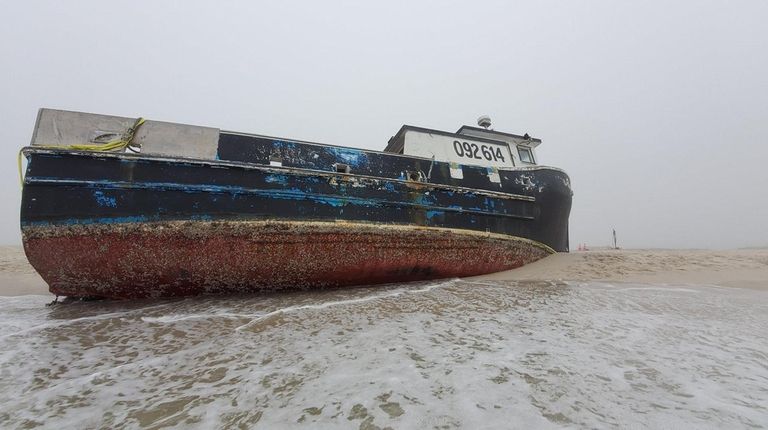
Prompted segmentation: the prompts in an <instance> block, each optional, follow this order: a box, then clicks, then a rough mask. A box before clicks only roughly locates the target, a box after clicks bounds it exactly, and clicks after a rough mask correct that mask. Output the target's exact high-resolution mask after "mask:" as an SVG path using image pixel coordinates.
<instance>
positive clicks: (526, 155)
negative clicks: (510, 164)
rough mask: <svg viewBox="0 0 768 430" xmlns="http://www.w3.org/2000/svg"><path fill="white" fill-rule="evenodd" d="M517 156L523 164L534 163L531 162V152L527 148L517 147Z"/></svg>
mask: <svg viewBox="0 0 768 430" xmlns="http://www.w3.org/2000/svg"><path fill="white" fill-rule="evenodd" d="M517 154H518V155H519V156H520V161H522V162H523V163H531V164H533V163H535V161H533V152H531V148H528V147H527V146H518V147H517Z"/></svg>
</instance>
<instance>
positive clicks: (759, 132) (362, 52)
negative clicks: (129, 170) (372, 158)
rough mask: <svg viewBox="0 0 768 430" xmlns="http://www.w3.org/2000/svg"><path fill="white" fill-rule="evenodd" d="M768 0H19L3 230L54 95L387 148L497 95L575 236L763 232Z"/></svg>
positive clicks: (1, 28)
mask: <svg viewBox="0 0 768 430" xmlns="http://www.w3.org/2000/svg"><path fill="white" fill-rule="evenodd" d="M767 22H768V2H766V1H714V2H713V1H689V2H684V1H675V2H669V1H662V2H652V1H636V2H627V1H613V0H612V1H560V2H546V1H535V2H532V1H526V2H511V1H498V2H479V1H472V2H470V1H466V2H447V1H434V2H419V1H404V2H397V1H383V2H378V3H376V4H374V2H367V1H348V2H329V1H322V2H320V1H306V2H291V1H280V2H269V3H267V2H254V1H248V2H246V1H242V2H236V1H216V2H214V1H210V2H207V3H202V2H192V1H177V2H171V1H166V2H156V1H152V2H149V1H147V2H143V1H136V0H134V1H130V2H113V1H109V2H105V1H89V2H86V1H71V2H59V1H55V2H54V1H50V2H47V1H17V2H12V3H11V2H9V3H7V4H6V5H5V6H4V7H3V18H2V25H0V114H1V115H2V122H0V124H2V125H1V126H0V147H1V148H2V156H3V159H4V160H5V164H4V165H5V169H1V171H0V175H1V176H0V180H2V184H4V186H3V187H2V191H0V192H1V193H2V201H3V202H4V204H3V206H2V209H1V210H0V221H2V222H1V223H0V243H11V244H13V243H20V234H19V215H18V213H19V203H20V189H19V185H18V178H17V172H16V153H17V151H18V149H19V148H20V147H21V146H24V145H26V144H28V142H29V140H30V138H31V134H32V129H33V126H34V121H35V116H36V113H37V109H38V108H40V107H51V108H59V109H71V110H80V111H86V112H97V113H106V114H114V115H122V116H129V117H135V116H144V117H146V118H150V119H156V120H164V121H173V122H182V123H189V124H197V125H208V126H214V127H219V128H222V129H227V130H236V131H244V132H255V133H263V134H271V135H278V136H284V137H292V138H299V139H305V140H312V141H319V142H325V143H332V144H338V145H346V146H354V147H361V148H370V149H379V150H381V149H383V148H384V146H385V145H386V143H387V140H388V139H389V137H390V136H391V135H392V134H394V133H395V132H396V131H397V130H398V129H399V127H400V126H401V125H402V124H411V125H417V126H424V127H429V128H436V129H442V130H448V131H455V130H456V129H458V127H459V126H460V125H462V124H469V125H474V124H475V120H476V119H477V117H478V116H480V115H482V114H487V115H490V116H491V118H492V119H493V123H494V128H495V129H497V130H500V131H507V132H512V133H520V134H522V133H526V132H527V133H530V134H531V135H532V136H535V137H539V138H541V139H542V140H543V144H542V145H541V146H540V147H539V149H538V151H539V152H538V155H539V161H540V162H542V163H543V164H548V165H553V166H558V167H561V168H563V169H565V170H566V171H567V172H568V173H569V175H570V176H571V181H572V184H573V189H574V200H573V210H572V212H571V220H570V231H571V244H572V247H573V248H574V249H575V248H576V246H577V244H579V243H587V244H588V245H592V246H603V245H607V244H608V242H609V237H610V233H611V229H612V228H614V227H615V228H616V230H617V231H618V235H619V241H620V245H624V246H625V247H669V248H689V247H698V248H730V247H742V246H768V227H766V222H768V169H767V167H766V166H767V165H768V137H767V136H768V24H766V23H767Z"/></svg>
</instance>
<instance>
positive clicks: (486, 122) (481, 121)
mask: <svg viewBox="0 0 768 430" xmlns="http://www.w3.org/2000/svg"><path fill="white" fill-rule="evenodd" d="M477 125H479V126H480V127H483V128H484V129H486V130H488V127H490V126H491V117H489V116H488V115H483V116H481V117H480V118H478V119H477Z"/></svg>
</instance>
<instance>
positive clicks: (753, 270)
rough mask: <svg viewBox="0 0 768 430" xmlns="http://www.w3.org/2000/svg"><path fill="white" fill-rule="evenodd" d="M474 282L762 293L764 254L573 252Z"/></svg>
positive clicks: (766, 276) (767, 255)
mask: <svg viewBox="0 0 768 430" xmlns="http://www.w3.org/2000/svg"><path fill="white" fill-rule="evenodd" d="M477 279H486V280H499V281H501V280H509V281H528V280H564V281H610V282H636V283H650V284H700V285H701V284H704V285H719V286H724V287H735V288H753V289H761V290H765V289H768V249H765V248H763V249H737V250H718V251H713V250H668V249H629V250H613V249H598V250H594V251H576V252H572V253H570V254H555V255H551V256H549V257H547V258H544V259H543V260H539V261H537V262H534V263H532V264H529V265H527V266H524V267H521V268H518V269H515V270H509V271H506V272H499V273H493V274H490V275H483V276H479V277H477Z"/></svg>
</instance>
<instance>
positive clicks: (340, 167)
mask: <svg viewBox="0 0 768 430" xmlns="http://www.w3.org/2000/svg"><path fill="white" fill-rule="evenodd" d="M333 169H334V170H335V171H336V173H349V172H351V171H352V169H350V168H349V164H343V163H335V164H334V165H333Z"/></svg>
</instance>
